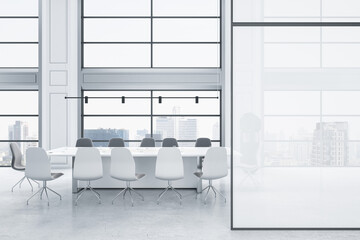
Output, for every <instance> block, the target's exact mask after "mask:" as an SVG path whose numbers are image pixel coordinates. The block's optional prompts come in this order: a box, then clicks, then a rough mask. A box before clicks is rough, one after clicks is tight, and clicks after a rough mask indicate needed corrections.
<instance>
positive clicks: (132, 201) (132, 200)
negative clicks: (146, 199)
mask: <svg viewBox="0 0 360 240" xmlns="http://www.w3.org/2000/svg"><path fill="white" fill-rule="evenodd" d="M128 189H129V190H128V191H129V195H130V199H131V206H132V207H133V206H134V199H133V197H132V194H131V190H130V188H128Z"/></svg>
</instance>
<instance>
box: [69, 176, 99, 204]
mask: <svg viewBox="0 0 360 240" xmlns="http://www.w3.org/2000/svg"><path fill="white" fill-rule="evenodd" d="M87 189H89V190H90V191H91V192H92V193H93V194H94V195H95V196H96V197H97V199H98V200H99V204H101V198H100V193H98V192H97V191H95V190H94V189H93V188H92V187H91V186H90V181H88V185H87V186H86V187H85V188H84V189H82V190H81V191H80V192H79V193H78V196H77V198H76V200H75V206H77V203H78V201H79V199H80V198H81V196H82V195H83V194H84V192H85V191H86V190H87Z"/></svg>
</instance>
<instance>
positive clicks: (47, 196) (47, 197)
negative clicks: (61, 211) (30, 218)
mask: <svg viewBox="0 0 360 240" xmlns="http://www.w3.org/2000/svg"><path fill="white" fill-rule="evenodd" d="M46 189H47V187H46V185H45V187H44V191H45V194H46V199H47V202H48V206H50V201H49V195H48V192H47V190H46Z"/></svg>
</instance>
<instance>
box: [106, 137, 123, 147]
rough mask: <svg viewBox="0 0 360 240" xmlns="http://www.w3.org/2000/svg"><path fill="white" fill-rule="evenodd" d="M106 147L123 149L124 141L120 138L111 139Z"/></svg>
mask: <svg viewBox="0 0 360 240" xmlns="http://www.w3.org/2000/svg"><path fill="white" fill-rule="evenodd" d="M108 147H125V142H124V139H122V138H112V139H110V141H109V145H108Z"/></svg>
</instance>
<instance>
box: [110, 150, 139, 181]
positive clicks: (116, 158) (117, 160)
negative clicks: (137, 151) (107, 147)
mask: <svg viewBox="0 0 360 240" xmlns="http://www.w3.org/2000/svg"><path fill="white" fill-rule="evenodd" d="M110 166H111V167H110V176H112V177H115V178H119V179H124V180H126V179H133V178H134V177H135V160H134V158H133V156H132V154H131V152H130V150H129V149H127V148H113V149H112V150H111V165H110Z"/></svg>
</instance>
